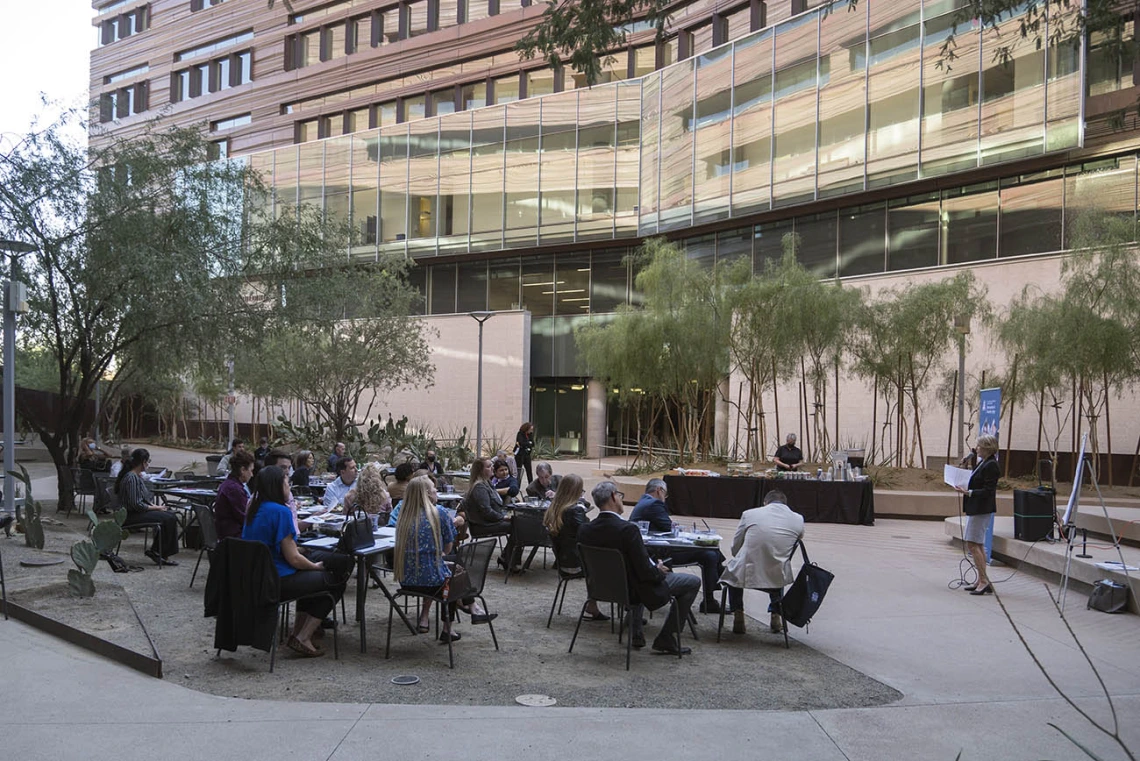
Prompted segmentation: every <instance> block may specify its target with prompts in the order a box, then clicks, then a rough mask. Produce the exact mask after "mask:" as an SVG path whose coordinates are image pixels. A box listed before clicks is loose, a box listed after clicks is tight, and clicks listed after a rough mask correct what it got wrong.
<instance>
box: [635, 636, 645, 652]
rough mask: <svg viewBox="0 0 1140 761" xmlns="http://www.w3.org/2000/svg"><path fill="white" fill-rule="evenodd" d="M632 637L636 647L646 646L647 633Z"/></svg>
mask: <svg viewBox="0 0 1140 761" xmlns="http://www.w3.org/2000/svg"><path fill="white" fill-rule="evenodd" d="M632 639H633V646H634V647H636V648H638V649H640V648H643V647H645V635H644V634H634V635H633V637H632Z"/></svg>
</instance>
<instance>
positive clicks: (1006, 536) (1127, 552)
mask: <svg viewBox="0 0 1140 761" xmlns="http://www.w3.org/2000/svg"><path fill="white" fill-rule="evenodd" d="M964 528H965V519H964V518H963V519H961V520H960V519H959V518H958V516H954V517H953V518H947V519H946V520H945V521H944V522H943V530H944V531H945V533H946V536H948V537H949V538H950V539H951V541H953V542H954V543H955V544H958V545H960V544H961V539H960V537H961V536H962V531H963V529H964ZM1067 546H1068V545H1067V544H1066V543H1065V542H1061V541H1053V542H1049V541H1039V542H1024V541H1021V540H1019V539H1014V538H1013V518H1006V517H1002V516H998V517H997V518H995V519H994V547H993V554H994V557H997V558H999V559H1001V560H1002V561H1003V562H1005V563H1007V564H1009V565H1011V566H1014V567H1017V568H1021V567H1029V568H1032V569H1035V570H1037V571H1038V572H1040V573H1042V574H1044V575H1045V576H1046V577H1047V578H1050V579H1052V580H1054V581H1059V580H1060V579H1061V574H1063V573H1064V571H1065V554H1066V548H1067ZM1121 550H1122V551H1123V554H1124V562H1126V563H1128V564H1129V565H1131V566H1137V567H1140V549H1136V548H1135V547H1128V546H1124V547H1122V548H1121ZM1079 552H1080V542H1079V540H1078V542H1077V544H1076V550H1075V551H1074V553H1073V558H1072V562H1071V563H1070V565H1069V578H1070V581H1072V582H1079V583H1080V585H1081V586H1080V587H1079V588H1078V589H1077V591H1078V592H1079V596H1080V598H1081V601H1082V604H1083V602H1084V600H1085V599H1087V597H1088V591H1089V590H1090V589H1091V588H1092V586H1093V584H1095V583H1096V582H1097V581H1100V580H1101V579H1111V580H1112V581H1115V582H1118V583H1121V584H1130V585H1131V590H1132V592H1131V594H1130V595H1129V598H1128V609H1129V611H1131V612H1132V613H1140V572H1135V571H1134V572H1132V574H1131V577H1128V576H1125V574H1124V573H1122V572H1119V571H1107V570H1105V569H1103V568H1098V567H1097V566H1096V563H1097V562H1101V561H1105V560H1119V559H1120V557H1119V555H1117V553H1116V550H1115V549H1112V548H1104V547H1099V546H1098V547H1096V548H1092V547H1090V548H1089V554H1090V555H1092V556H1093V557H1092V558H1078V557H1077V556H1076V555H1077V553H1079ZM1069 591H1070V592H1073V591H1074V588H1073V586H1072V585H1070V588H1069ZM1068 604H1070V605H1072V604H1074V603H1073V601H1072V599H1070V601H1069V603H1068Z"/></svg>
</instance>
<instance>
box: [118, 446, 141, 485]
mask: <svg viewBox="0 0 1140 761" xmlns="http://www.w3.org/2000/svg"><path fill="white" fill-rule="evenodd" d="M130 459H131V448H130V447H123V449H122V451H121V452H120V453H119V459H117V460H115V461H114V462H113V463H111V478H118V477H119V473H120V471H122V469H123V466H124V465H126V464H127V462H128V461H129V460H130ZM127 467H128V468H129V467H130V466H129V465H127ZM146 475H147V473H146V471H145V470H144V471H143V477H144V478H145V477H146Z"/></svg>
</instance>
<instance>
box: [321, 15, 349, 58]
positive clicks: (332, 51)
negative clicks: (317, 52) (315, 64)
mask: <svg viewBox="0 0 1140 761" xmlns="http://www.w3.org/2000/svg"><path fill="white" fill-rule="evenodd" d="M325 34H326V35H327V44H328V52H327V53H326V58H325V59H324V60H326V61H335V60H336V59H337V58H344V56H345V52H344V50H345V48H344V42H345V40H344V38H345V27H344V24H336V25H334V26H330V27H327V28H326V29H325Z"/></svg>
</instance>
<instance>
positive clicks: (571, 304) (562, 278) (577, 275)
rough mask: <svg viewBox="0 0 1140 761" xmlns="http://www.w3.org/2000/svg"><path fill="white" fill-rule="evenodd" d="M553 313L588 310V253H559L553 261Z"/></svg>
mask: <svg viewBox="0 0 1140 761" xmlns="http://www.w3.org/2000/svg"><path fill="white" fill-rule="evenodd" d="M555 265H556V269H555V278H554V292H555V301H554V313H555V314H586V313H587V312H589V311H590V255H589V254H559V255H558V257H557V259H556V261H555Z"/></svg>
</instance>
